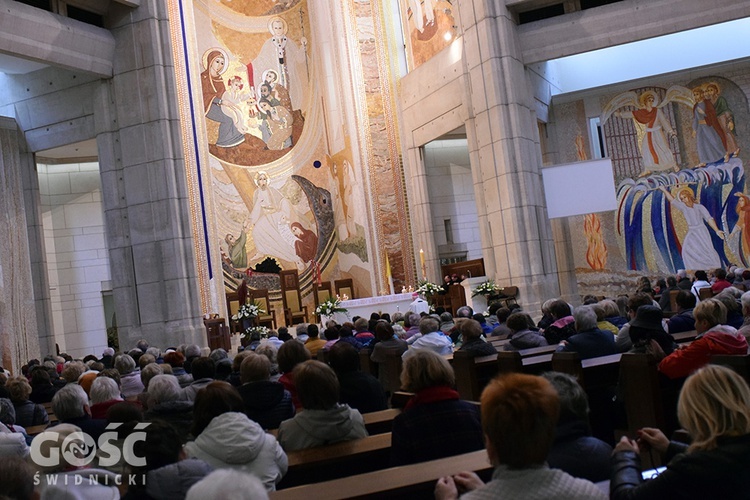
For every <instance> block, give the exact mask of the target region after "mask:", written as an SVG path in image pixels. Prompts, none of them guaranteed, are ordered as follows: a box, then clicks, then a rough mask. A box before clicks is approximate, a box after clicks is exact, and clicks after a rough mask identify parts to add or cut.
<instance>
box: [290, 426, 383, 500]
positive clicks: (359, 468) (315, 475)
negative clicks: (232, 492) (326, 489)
mask: <svg viewBox="0 0 750 500" xmlns="http://www.w3.org/2000/svg"><path fill="white" fill-rule="evenodd" d="M390 455H391V433H390V432H388V433H384V434H376V435H374V436H368V437H365V438H362V439H355V440H352V441H344V442H342V443H336V444H331V445H327V446H320V447H317V448H308V449H306V450H297V451H290V452H288V453H287V459H288V461H289V470H288V471H287V473H286V475H285V476H284V479H282V480H281V482H280V483H279V484H278V486H277V488H278V489H283V488H289V487H292V486H299V485H302V484H309V483H315V482H321V481H328V480H331V479H338V478H340V477H345V476H349V475H352V474H362V473H364V472H371V471H375V470H380V469H385V468H386V467H388V464H389V461H390ZM321 498H322V497H321Z"/></svg>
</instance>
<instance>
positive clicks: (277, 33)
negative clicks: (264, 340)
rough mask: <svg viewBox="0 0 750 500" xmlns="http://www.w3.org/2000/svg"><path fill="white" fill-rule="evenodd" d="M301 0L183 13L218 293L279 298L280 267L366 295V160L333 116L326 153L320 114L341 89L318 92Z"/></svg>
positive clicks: (212, 5)
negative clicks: (265, 293) (248, 291)
mask: <svg viewBox="0 0 750 500" xmlns="http://www.w3.org/2000/svg"><path fill="white" fill-rule="evenodd" d="M180 7H181V8H184V7H185V6H184V5H181V6H180ZM308 9H309V5H308V2H307V1H304V0H302V1H300V0H281V1H280V0H276V1H270V0H269V1H267V0H245V1H243V0H231V1H230V0H221V1H216V0H195V1H194V2H193V4H192V10H191V11H189V13H188V15H186V16H185V18H186V20H185V23H184V25H183V28H182V32H181V35H182V37H183V42H185V45H186V46H187V47H188V49H187V54H184V57H185V59H186V60H187V63H186V68H187V69H186V75H185V78H186V80H188V81H189V82H190V83H191V85H192V89H193V90H192V94H191V95H192V103H191V109H192V110H193V111H192V115H191V116H190V119H191V120H192V122H193V127H194V131H195V133H194V135H193V136H190V135H189V134H188V135H187V137H188V140H194V141H195V144H196V147H197V151H198V153H197V155H196V159H195V166H194V168H195V169H196V171H197V175H196V176H195V183H194V186H193V187H194V189H195V192H194V193H192V198H191V199H192V200H193V201H194V204H195V205H196V206H199V207H201V208H200V209H197V210H196V212H199V213H200V214H201V215H200V216H199V217H197V218H196V222H195V223H194V225H195V226H197V227H201V226H202V227H203V229H202V231H201V232H202V234H203V235H204V241H205V244H204V247H205V248H208V249H209V250H208V252H207V253H208V258H210V257H211V256H212V255H216V256H217V257H218V259H217V260H218V261H219V262H218V264H214V265H213V266H212V265H211V264H209V267H210V268H212V269H220V272H221V279H222V280H223V286H222V287H221V289H222V295H223V290H224V288H225V287H226V289H227V290H232V289H235V288H237V287H238V285H239V283H241V282H242V281H245V282H246V283H247V284H248V285H249V286H250V287H251V288H262V289H268V290H270V291H271V298H272V299H275V298H276V297H278V291H279V289H280V282H279V276H278V271H279V270H282V269H283V270H289V269H296V270H297V271H298V272H299V276H300V280H299V281H300V286H301V287H302V289H303V295H307V293H308V292H309V291H310V290H311V287H312V284H313V283H314V282H316V281H317V282H319V281H321V280H332V279H339V278H346V277H352V278H354V279H355V287H356V288H357V290H358V292H359V293H360V294H362V295H364V296H366V295H370V294H371V293H372V284H371V280H370V275H371V273H372V262H371V260H372V259H371V257H370V255H369V250H368V242H367V241H368V233H367V231H365V229H364V228H366V227H367V226H368V224H367V218H368V215H367V211H366V210H365V209H364V206H366V199H367V198H366V196H367V195H366V193H365V192H364V191H363V187H362V186H363V184H364V182H363V176H364V172H365V169H363V167H362V160H361V154H360V153H359V152H358V151H357V149H356V148H355V147H353V146H352V143H353V142H354V141H353V140H351V137H350V136H349V135H347V131H348V130H351V129H354V130H356V124H352V123H347V120H350V119H354V118H347V117H343V118H341V119H339V121H336V122H335V123H336V126H337V127H338V128H336V129H335V132H336V133H337V134H339V135H340V136H341V137H343V140H340V141H337V142H336V144H337V145H336V146H335V150H334V146H332V143H331V142H330V141H329V140H328V136H327V131H328V128H330V124H331V119H330V118H331V116H329V117H328V118H329V119H328V120H326V113H327V112H329V113H330V109H339V108H340V107H341V103H340V102H331V97H330V96H335V98H340V91H341V90H340V89H339V90H338V91H335V92H328V93H324V92H322V88H321V81H323V80H325V79H323V78H321V72H322V66H323V65H322V63H321V60H320V57H319V56H318V57H316V56H315V54H316V53H318V54H319V48H318V47H317V45H316V42H317V40H316V38H315V36H314V34H313V30H312V29H311V17H310V13H309V11H308ZM181 12H183V13H184V12H185V11H184V9H183V10H181ZM190 14H192V15H190ZM316 49H318V51H317V52H316ZM191 68H192V71H190V69H191ZM337 70H340V71H343V70H344V68H337ZM188 73H190V74H188ZM191 75H192V76H191ZM328 76H330V75H328ZM326 81H327V82H328V83H330V82H331V81H333V82H336V81H339V80H337V79H335V78H334V79H331V78H328V79H327V80H326ZM324 94H325V95H324ZM327 126H328V128H327ZM188 168H191V166H188ZM196 200H198V201H196ZM201 217H202V219H201ZM199 253H200V252H199ZM199 257H200V256H199ZM352 273H354V274H352ZM308 300H309V299H308Z"/></svg>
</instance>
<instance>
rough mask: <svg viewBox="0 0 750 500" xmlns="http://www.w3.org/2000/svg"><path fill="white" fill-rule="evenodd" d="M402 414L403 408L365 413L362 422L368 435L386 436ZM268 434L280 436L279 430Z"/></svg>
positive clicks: (271, 430)
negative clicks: (395, 420)
mask: <svg viewBox="0 0 750 500" xmlns="http://www.w3.org/2000/svg"><path fill="white" fill-rule="evenodd" d="M400 413H401V408H389V409H387V410H380V411H372V412H370V413H363V414H362V420H364V421H365V429H367V433H368V434H369V435H370V436H372V435H375V434H385V433H387V432H391V428H392V427H393V419H394V418H396V417H397V416H398V415H399V414H400ZM266 432H267V433H269V434H271V435H272V436H274V437H278V436H279V430H278V429H268V430H266Z"/></svg>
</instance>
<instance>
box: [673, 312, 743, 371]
mask: <svg viewBox="0 0 750 500" xmlns="http://www.w3.org/2000/svg"><path fill="white" fill-rule="evenodd" d="M693 316H694V317H695V331H697V332H698V337H696V340H695V341H694V342H692V343H691V344H690V345H688V346H687V347H685V348H682V349H676V350H675V351H674V352H673V353H672V354H670V355H669V356H667V357H665V358H664V359H663V360H662V361H661V363H659V371H660V372H662V373H663V374H664V375H666V376H667V377H669V378H683V377H687V376H688V375H690V374H691V373H693V372H694V371H695V370H697V369H698V368H700V367H702V366H704V365H706V364H707V363H708V361H709V359H710V358H711V356H713V355H714V354H742V355H744V354H747V339H746V338H745V336H744V335H742V334H740V333H739V332H738V331H737V330H736V329H734V328H733V327H731V326H729V325H725V324H724V323H726V320H727V308H726V307H724V304H722V303H721V302H719V301H718V300H716V299H707V300H703V301H701V302H700V303H699V304H698V305H697V306H695V309H694V310H693Z"/></svg>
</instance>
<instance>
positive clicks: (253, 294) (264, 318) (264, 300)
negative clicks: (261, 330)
mask: <svg viewBox="0 0 750 500" xmlns="http://www.w3.org/2000/svg"><path fill="white" fill-rule="evenodd" d="M247 295H248V297H250V300H251V301H253V302H257V303H258V305H260V308H261V309H263V310H264V311H266V312H265V314H261V315H260V316H258V317H257V318H255V324H256V325H258V326H265V327H267V328H271V329H273V330H275V329H276V327H277V326H276V325H278V321H277V320H276V311H274V310H273V309H271V300H270V299H269V298H268V290H266V289H265V288H258V289H248V291H247Z"/></svg>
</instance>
